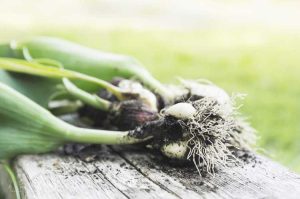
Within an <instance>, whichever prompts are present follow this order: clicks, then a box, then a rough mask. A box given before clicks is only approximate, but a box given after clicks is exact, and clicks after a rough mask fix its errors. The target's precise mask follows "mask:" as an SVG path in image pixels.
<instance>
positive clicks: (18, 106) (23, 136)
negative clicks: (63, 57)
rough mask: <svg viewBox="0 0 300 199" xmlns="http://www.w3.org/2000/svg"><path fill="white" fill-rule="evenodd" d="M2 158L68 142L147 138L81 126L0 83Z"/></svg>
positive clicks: (127, 141) (43, 150)
mask: <svg viewBox="0 0 300 199" xmlns="http://www.w3.org/2000/svg"><path fill="white" fill-rule="evenodd" d="M0 102H1V103H0V160H7V159H10V158H13V157H14V156H16V155H19V154H24V153H44V152H49V151H52V150H54V149H56V148H57V147H58V146H61V145H62V144H63V143H65V142H79V143H95V144H131V143H137V142H142V141H145V139H144V140H142V139H136V138H134V137H131V136H130V135H129V132H126V131H124V132H122V131H106V130H94V129H84V128H78V127H76V126H72V125H70V124H67V123H66V122H64V121H62V120H60V119H59V118H57V117H55V116H54V115H52V114H51V113H50V112H49V111H47V110H46V109H44V108H43V107H41V106H39V105H38V104H36V103H35V102H33V101H32V100H30V99H29V98H27V97H25V96H24V95H22V94H20V93H18V92H17V91H16V90H14V89H12V88H10V87H9V86H7V85H5V84H3V83H0Z"/></svg>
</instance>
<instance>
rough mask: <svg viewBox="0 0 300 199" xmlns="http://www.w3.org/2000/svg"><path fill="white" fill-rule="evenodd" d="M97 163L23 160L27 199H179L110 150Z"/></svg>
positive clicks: (19, 162)
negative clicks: (141, 198)
mask: <svg viewBox="0 0 300 199" xmlns="http://www.w3.org/2000/svg"><path fill="white" fill-rule="evenodd" d="M98 156H99V160H98V161H97V162H92V163H86V162H83V161H81V160H78V159H77V158H74V157H61V156H56V155H40V156H31V155H27V156H21V157H19V158H18V159H17V161H16V166H15V168H16V172H17V175H18V178H19V180H20V184H21V190H22V194H23V197H24V198H28V199H33V198H34V199H35V198H36V199H48V198H49V199H50V198H51V199H56V198H57V199H60V198H63V199H65V198H74V199H75V198H76V199H77V198H85V199H92V198H93V199H95V198H140V197H143V198H159V197H163V198H178V197H177V196H176V195H174V194H173V193H170V192H168V191H166V190H164V189H162V188H161V187H160V186H158V185H156V184H155V183H153V182H152V181H150V180H149V179H147V178H145V177H144V176H143V175H142V174H141V173H140V172H139V171H137V170H136V169H135V168H134V167H132V166H131V165H128V166H126V167H123V166H121V165H124V164H125V165H126V164H127V163H126V161H125V160H124V159H123V158H121V157H120V156H119V155H117V154H116V153H114V152H112V151H110V150H109V149H103V150H101V151H99V154H98Z"/></svg>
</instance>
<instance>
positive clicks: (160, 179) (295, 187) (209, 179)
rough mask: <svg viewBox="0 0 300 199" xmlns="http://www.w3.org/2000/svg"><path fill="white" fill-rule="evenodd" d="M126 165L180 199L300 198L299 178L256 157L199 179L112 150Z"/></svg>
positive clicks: (191, 172) (150, 158)
mask: <svg viewBox="0 0 300 199" xmlns="http://www.w3.org/2000/svg"><path fill="white" fill-rule="evenodd" d="M114 149H115V150H116V151H118V152H119V153H120V155H121V156H122V157H124V158H125V159H126V160H127V161H128V162H130V163H131V164H132V165H133V166H134V167H136V168H137V169H139V170H140V171H141V172H143V173H144V174H145V176H147V177H148V178H150V179H151V180H153V181H155V182H156V183H158V184H163V186H165V187H166V188H167V189H169V190H172V191H173V192H175V193H176V194H178V195H179V196H181V197H183V198H192V197H193V196H194V195H191V196H188V195H189V194H188V191H186V192H185V189H186V190H193V191H195V192H197V193H198V194H200V195H201V196H202V198H249V199H250V198H295V199H296V198H299V197H300V176H299V175H296V174H294V173H292V172H290V171H289V170H288V169H286V168H284V167H283V166H281V165H279V164H277V163H274V162H272V161H271V160H269V159H267V158H264V157H261V156H257V157H256V158H255V160H253V161H252V162H250V163H247V164H245V165H243V166H238V167H232V168H229V169H226V170H221V171H218V172H217V173H215V175H214V176H206V177H202V178H200V177H199V174H198V173H197V171H196V170H195V169H193V168H178V167H177V168H176V167H174V166H172V165H170V164H161V163H160V164H157V163H156V162H157V156H155V155H153V154H151V153H149V152H148V153H147V152H145V151H143V152H140V151H139V150H135V149H133V148H127V150H125V149H124V148H122V149H120V148H118V147H114Z"/></svg>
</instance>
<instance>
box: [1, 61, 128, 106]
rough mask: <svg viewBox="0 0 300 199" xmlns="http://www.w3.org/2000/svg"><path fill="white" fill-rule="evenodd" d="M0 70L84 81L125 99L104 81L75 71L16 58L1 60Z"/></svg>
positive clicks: (120, 92)
mask: <svg viewBox="0 0 300 199" xmlns="http://www.w3.org/2000/svg"><path fill="white" fill-rule="evenodd" d="M0 68H1V69H4V70H7V71H12V72H18V73H25V74H30V75H37V76H42V77H48V78H59V79H62V78H64V77H65V78H68V79H77V80H83V81H87V82H91V83H94V84H96V85H98V86H100V87H102V88H105V89H107V90H108V91H110V92H112V93H113V94H114V95H115V96H116V97H117V98H118V99H120V100H122V99H123V98H124V96H123V94H122V91H121V90H120V89H119V88H118V87H116V86H114V85H112V84H110V83H108V82H106V81H104V80H101V79H98V78H95V77H92V76H88V75H85V74H82V73H78V72H75V71H71V70H66V69H63V68H58V67H56V66H54V67H52V66H48V65H43V64H40V63H37V62H28V61H25V60H20V59H14V58H0Z"/></svg>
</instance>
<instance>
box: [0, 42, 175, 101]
mask: <svg viewBox="0 0 300 199" xmlns="http://www.w3.org/2000/svg"><path fill="white" fill-rule="evenodd" d="M24 49H26V50H25V52H26V51H27V53H29V54H30V56H31V57H32V58H33V59H40V58H42V59H43V58H48V59H52V60H56V61H58V62H60V63H62V64H63V66H64V67H65V68H66V69H69V70H73V71H77V72H80V73H83V74H87V75H90V76H94V77H96V78H99V79H103V80H108V81H109V80H111V79H112V78H113V77H116V76H119V77H124V78H136V79H137V80H138V81H140V82H142V83H143V84H144V85H145V86H147V87H148V88H150V89H151V90H153V91H154V92H156V93H158V94H159V95H160V96H162V98H163V99H164V101H165V103H166V104H169V103H172V102H173V100H174V96H173V94H172V92H170V91H169V90H168V89H167V88H166V87H165V86H164V85H163V84H162V83H160V82H159V81H158V80H157V79H155V78H154V77H153V76H152V75H151V74H150V73H149V72H148V71H147V70H146V69H145V68H144V67H143V66H141V64H140V63H139V62H138V61H136V60H135V59H133V58H131V57H128V56H123V55H117V54H110V53H105V52H101V51H99V50H95V49H91V48H87V47H84V46H81V45H78V44H76V43H72V42H69V41H66V40H62V39H58V38H51V37H35V38H32V39H30V40H27V41H18V42H12V43H11V44H6V45H2V46H0V56H2V57H15V58H21V59H25V57H24ZM25 55H26V53H25ZM78 86H79V87H80V88H83V89H84V90H86V91H95V89H97V88H96V87H95V85H93V84H88V83H87V82H81V83H80V84H79V85H78Z"/></svg>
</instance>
